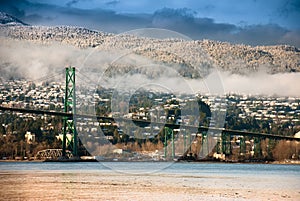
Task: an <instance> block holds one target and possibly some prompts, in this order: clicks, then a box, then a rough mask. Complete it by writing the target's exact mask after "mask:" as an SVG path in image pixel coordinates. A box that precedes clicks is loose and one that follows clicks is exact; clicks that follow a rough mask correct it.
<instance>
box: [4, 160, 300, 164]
mask: <svg viewBox="0 0 300 201" xmlns="http://www.w3.org/2000/svg"><path fill="white" fill-rule="evenodd" d="M2 162H8V163H13V162H20V163H28V162H34V163H49V162H50V163H52V162H58V163H70V162H75V163H86V162H114V163H118V162H140V163H143V162H153V163H157V162H159V163H161V162H166V163H167V162H174V163H222V164H226V163H228V164H229V163H230V164H271V165H272V164H274V165H300V160H284V161H256V160H253V161H216V160H191V161H188V160H180V161H163V160H161V161H128V160H118V161H115V160H95V159H81V160H73V159H71V160H0V163H2Z"/></svg>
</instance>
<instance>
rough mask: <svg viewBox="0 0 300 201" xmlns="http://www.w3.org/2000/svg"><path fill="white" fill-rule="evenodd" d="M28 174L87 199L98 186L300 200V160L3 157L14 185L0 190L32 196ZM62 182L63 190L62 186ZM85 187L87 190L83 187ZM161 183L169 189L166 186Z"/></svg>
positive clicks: (1, 169)
mask: <svg viewBox="0 0 300 201" xmlns="http://www.w3.org/2000/svg"><path fill="white" fill-rule="evenodd" d="M20 175H21V176H20ZM24 178H26V179H25V181H26V182H25V183H29V184H28V186H35V187H36V188H41V187H43V188H45V186H46V188H47V190H48V191H50V192H52V193H53V195H55V197H52V198H51V199H58V200H60V199H64V197H63V195H65V194H66V193H70V194H74V195H76V196H77V197H76V198H78V199H83V198H86V196H88V195H90V194H91V193H92V192H93V193H94V192H95V191H96V192H101V193H99V194H95V195H93V197H92V198H93V199H96V200H97V199H105V200H110V199H108V198H109V197H110V194H109V192H110V191H112V190H111V189H113V192H119V193H121V194H122V196H123V197H122V196H121V197H115V198H114V199H111V200H130V199H133V200H149V199H148V197H145V196H146V195H148V194H151V196H152V197H151V199H150V200H161V199H164V198H167V199H169V197H170V196H171V197H172V196H174V197H173V198H174V199H175V200H177V199H178V200H197V199H199V198H201V199H202V200H203V199H205V200H219V199H221V200H226V199H227V200H228V199H229V200H255V199H257V200H278V199H280V200H281V199H283V198H289V200H300V165H281V164H280V165H279V164H278V165H277V164H229V163H228V164H227V163H167V162H101V163H100V162H98V163H97V162H93V163H89V162H84V163H73V162H67V163H56V162H51V163H41V162H1V163H0V187H1V186H2V185H3V186H4V185H5V187H6V189H10V188H9V185H10V184H11V190H10V191H8V194H7V191H3V192H2V191H1V190H0V195H1V194H6V196H9V197H10V196H18V197H13V198H18V199H19V198H22V199H23V198H24V199H27V198H28V196H29V197H30V196H32V194H29V192H31V191H30V189H28V188H27V187H24V185H21V184H20V183H24ZM65 184H72V188H77V189H80V191H79V190H77V191H76V192H75V191H74V192H73V191H72V192H70V189H64V187H65ZM18 185H21V189H23V190H22V192H19V191H16V190H15V186H18ZM49 185H51V187H50V188H49ZM118 185H120V187H119V186H118ZM62 186H63V189H64V190H61V189H62ZM95 186H97V188H96V189H95ZM117 187H118V188H117ZM82 188H84V189H85V190H84V191H82ZM102 188H104V189H102ZM162 188H166V191H163V192H161V189H162ZM0 189H1V188H0ZM87 189H89V190H87ZM108 189H109V190H108ZM90 191H91V192H90ZM24 192H28V195H27V194H26V193H25V194H24ZM187 192H188V194H187ZM60 193H62V194H61V195H60ZM34 195H35V196H36V197H35V198H36V199H43V200H44V199H45V197H43V196H44V194H43V193H41V194H34ZM175 195H176V196H175ZM191 195H193V196H191ZM24 196H25V197H24ZM26 196H27V197H26ZM164 196H165V197H164ZM199 196H200V197H199ZM30 198H31V197H30ZM144 198H145V199H144ZM152 198H153V199H152ZM154 198H157V199H154ZM195 198H197V199H195ZM254 198H255V199H254ZM49 199H50V198H49Z"/></svg>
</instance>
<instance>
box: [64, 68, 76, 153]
mask: <svg viewBox="0 0 300 201" xmlns="http://www.w3.org/2000/svg"><path fill="white" fill-rule="evenodd" d="M64 112H65V113H73V118H71V119H69V118H68V117H64V119H63V144H62V147H63V150H62V156H63V157H66V150H67V149H71V150H72V153H73V156H74V157H77V156H78V136H77V131H76V118H75V115H76V94H75V67H67V68H66V88H65V100H64ZM68 133H69V134H71V136H72V138H71V139H69V138H67V134H68Z"/></svg>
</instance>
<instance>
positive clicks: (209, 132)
mask: <svg viewBox="0 0 300 201" xmlns="http://www.w3.org/2000/svg"><path fill="white" fill-rule="evenodd" d="M65 70H66V71H65V94H64V111H61V112H60V111H49V110H36V109H27V108H26V109H25V108H16V107H5V106H0V110H2V111H10V112H20V113H30V114H39V115H51V116H60V117H62V118H63V129H62V133H63V139H62V149H61V151H60V150H56V149H55V150H54V149H48V150H44V151H40V152H39V155H40V156H47V157H49V156H50V155H53V154H54V155H55V157H56V158H57V157H62V158H63V159H67V158H70V157H79V154H78V144H79V137H78V132H77V129H76V118H88V119H91V118H93V119H97V120H98V121H99V120H107V121H110V122H116V121H117V122H125V123H126V122H133V123H134V124H135V125H145V124H150V123H151V126H159V127H160V128H163V129H162V131H163V132H164V142H163V144H164V155H165V158H166V157H167V156H168V152H169V150H168V148H167V147H168V144H170V145H171V158H172V159H174V158H175V142H174V139H175V136H176V135H178V133H179V132H178V131H180V130H188V131H190V133H184V135H183V139H184V140H183V143H184V154H183V157H182V158H186V157H187V156H188V154H189V152H190V149H191V141H192V140H191V138H192V137H191V135H192V134H191V133H192V131H193V132H194V133H197V134H196V138H199V139H200V140H198V143H200V144H201V152H202V155H207V154H209V152H210V150H212V147H209V146H211V142H210V141H211V140H210V139H216V140H217V143H216V144H215V145H214V150H215V152H216V153H219V154H225V155H230V154H231V153H232V143H231V140H232V138H233V137H234V136H236V137H238V138H239V150H240V153H241V154H243V153H245V152H246V140H245V139H246V138H248V139H252V141H253V145H254V150H253V151H254V152H255V154H259V153H260V152H261V149H260V143H261V141H262V140H265V139H269V141H279V140H287V141H297V142H299V141H300V138H295V137H292V136H282V135H278V134H267V133H257V132H247V131H238V130H230V129H224V128H218V127H206V126H192V125H183V124H175V123H162V122H151V121H147V120H142V119H129V118H122V117H107V116H101V115H90V114H79V113H77V111H76V88H75V68H74V67H67V68H66V69H65ZM67 134H69V135H71V136H72V137H71V139H70V138H68V137H67ZM187 141H188V142H187ZM199 151H200V150H199ZM169 155H170V154H169Z"/></svg>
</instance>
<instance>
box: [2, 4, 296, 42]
mask: <svg viewBox="0 0 300 201" xmlns="http://www.w3.org/2000/svg"><path fill="white" fill-rule="evenodd" d="M0 10H1V11H4V12H7V13H9V14H11V15H13V16H15V17H17V18H19V19H21V20H23V21H24V22H25V23H28V24H32V25H46V26H48V25H51V26H55V25H75V26H82V27H87V28H89V29H94V30H99V31H105V32H111V33H122V32H126V31H130V30H133V29H140V28H163V29H169V30H172V31H176V32H179V33H181V34H184V35H186V36H188V37H190V38H192V39H195V40H198V39H199V40H201V39H212V40H219V41H228V42H232V43H243V44H249V45H277V44H288V45H293V46H296V47H300V23H299V22H297V21H298V19H300V0H243V1H240V0H222V1H221V0H220V1H215V0H214V1H212V0H14V1H11V0H0Z"/></svg>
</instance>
